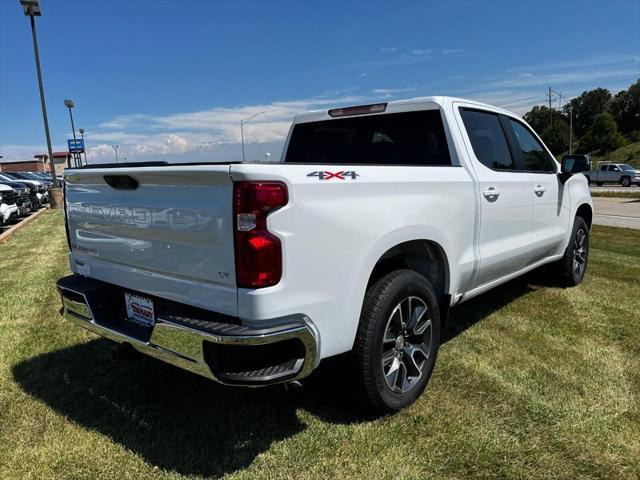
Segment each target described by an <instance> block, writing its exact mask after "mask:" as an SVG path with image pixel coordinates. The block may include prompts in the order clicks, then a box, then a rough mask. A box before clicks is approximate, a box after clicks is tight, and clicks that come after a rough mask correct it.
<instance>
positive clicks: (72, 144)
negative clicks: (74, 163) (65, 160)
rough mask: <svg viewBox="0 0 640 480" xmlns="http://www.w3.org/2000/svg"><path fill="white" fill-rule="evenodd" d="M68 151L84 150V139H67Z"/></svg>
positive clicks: (77, 151)
mask: <svg viewBox="0 0 640 480" xmlns="http://www.w3.org/2000/svg"><path fill="white" fill-rule="evenodd" d="M67 145H68V146H69V152H70V153H82V152H84V140H82V139H79V140H67Z"/></svg>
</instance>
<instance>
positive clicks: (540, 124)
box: [522, 105, 565, 134]
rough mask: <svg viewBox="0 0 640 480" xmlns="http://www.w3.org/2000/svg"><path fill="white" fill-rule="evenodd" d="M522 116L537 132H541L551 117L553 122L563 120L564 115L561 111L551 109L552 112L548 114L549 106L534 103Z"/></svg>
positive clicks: (549, 122) (547, 125) (548, 123)
mask: <svg viewBox="0 0 640 480" xmlns="http://www.w3.org/2000/svg"><path fill="white" fill-rule="evenodd" d="M522 118H524V119H525V120H526V122H527V123H528V124H529V125H531V127H532V128H533V129H534V130H535V131H536V132H538V134H541V132H544V130H545V129H546V128H547V127H549V125H550V124H551V119H552V118H553V123H556V122H563V121H565V116H564V115H563V114H562V113H561V112H559V111H557V110H554V109H552V113H551V114H549V107H545V106H544V105H536V106H535V107H533V108H532V109H531V110H529V111H528V112H527V113H525V114H524V115H523V117H522Z"/></svg>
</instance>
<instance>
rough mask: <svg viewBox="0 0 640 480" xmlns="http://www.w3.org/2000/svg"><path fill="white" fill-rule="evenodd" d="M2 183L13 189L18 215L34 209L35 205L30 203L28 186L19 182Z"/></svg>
mask: <svg viewBox="0 0 640 480" xmlns="http://www.w3.org/2000/svg"><path fill="white" fill-rule="evenodd" d="M2 184H3V185H6V186H8V187H11V188H12V189H13V191H14V192H15V193H16V194H17V195H18V196H17V198H16V206H17V207H18V212H19V215H20V216H25V215H28V214H29V213H31V212H32V211H33V210H35V207H34V206H33V204H32V203H31V197H30V195H29V186H28V185H27V184H25V183H20V182H2Z"/></svg>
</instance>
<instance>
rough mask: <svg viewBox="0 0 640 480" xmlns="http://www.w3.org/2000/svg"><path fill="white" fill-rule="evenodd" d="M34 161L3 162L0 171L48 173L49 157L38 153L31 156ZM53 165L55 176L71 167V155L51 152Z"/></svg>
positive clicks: (0, 164)
mask: <svg viewBox="0 0 640 480" xmlns="http://www.w3.org/2000/svg"><path fill="white" fill-rule="evenodd" d="M33 158H34V160H16V161H3V162H2V163H0V171H3V172H48V171H49V163H48V159H49V156H48V155H47V154H46V153H39V154H37V155H34V156H33ZM53 164H54V165H55V168H56V175H60V174H62V171H63V170H64V169H65V168H67V167H70V166H71V154H70V153H69V152H53Z"/></svg>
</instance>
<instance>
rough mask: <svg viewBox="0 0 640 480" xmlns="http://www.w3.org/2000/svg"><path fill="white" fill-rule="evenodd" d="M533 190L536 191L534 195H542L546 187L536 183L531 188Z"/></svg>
mask: <svg viewBox="0 0 640 480" xmlns="http://www.w3.org/2000/svg"><path fill="white" fill-rule="evenodd" d="M533 191H534V192H535V193H536V195H542V194H543V193H544V192H546V191H547V189H546V188H544V187H543V186H542V185H536V186H535V187H534V188H533Z"/></svg>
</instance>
